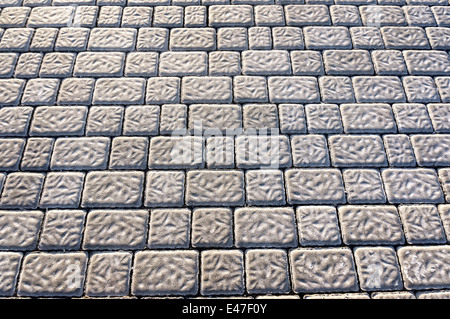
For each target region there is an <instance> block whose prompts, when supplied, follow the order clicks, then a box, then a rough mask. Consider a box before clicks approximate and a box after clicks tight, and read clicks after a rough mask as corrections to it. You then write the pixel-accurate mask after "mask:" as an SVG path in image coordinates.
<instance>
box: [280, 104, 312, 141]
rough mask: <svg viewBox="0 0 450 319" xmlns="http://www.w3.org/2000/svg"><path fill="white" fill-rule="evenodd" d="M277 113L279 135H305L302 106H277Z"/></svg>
mask: <svg viewBox="0 0 450 319" xmlns="http://www.w3.org/2000/svg"><path fill="white" fill-rule="evenodd" d="M278 111H279V117H278V118H279V121H280V131H281V133H283V134H296V133H297V134H298V133H306V120H305V108H304V107H303V105H301V104H279V105H278Z"/></svg>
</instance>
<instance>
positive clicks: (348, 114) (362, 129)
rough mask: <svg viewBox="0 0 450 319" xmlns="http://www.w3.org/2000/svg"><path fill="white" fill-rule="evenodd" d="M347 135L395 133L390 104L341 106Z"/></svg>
mask: <svg viewBox="0 0 450 319" xmlns="http://www.w3.org/2000/svg"><path fill="white" fill-rule="evenodd" d="M341 114H342V123H343V124H344V131H345V132H346V133H395V132H396V131H397V127H396V125H395V120H394V115H393V113H392V108H391V107H390V106H389V105H388V104H381V103H380V104H341Z"/></svg>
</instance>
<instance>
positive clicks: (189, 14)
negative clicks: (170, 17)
mask: <svg viewBox="0 0 450 319" xmlns="http://www.w3.org/2000/svg"><path fill="white" fill-rule="evenodd" d="M172 3H173V2H172ZM206 10H207V8H206V7H205V6H187V7H185V9H184V26H185V27H206V20H207V13H206Z"/></svg>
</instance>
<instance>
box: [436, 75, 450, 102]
mask: <svg viewBox="0 0 450 319" xmlns="http://www.w3.org/2000/svg"><path fill="white" fill-rule="evenodd" d="M434 82H435V83H436V87H437V89H438V91H439V96H440V98H441V101H442V102H444V103H448V102H449V101H450V77H447V76H439V77H435V78H434Z"/></svg>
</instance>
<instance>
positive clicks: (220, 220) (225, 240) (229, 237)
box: [191, 208, 233, 248]
mask: <svg viewBox="0 0 450 319" xmlns="http://www.w3.org/2000/svg"><path fill="white" fill-rule="evenodd" d="M232 222H233V216H232V212H231V210H230V209H229V208H196V209H194V210H193V212H192V240H191V243H192V246H193V247H196V248H197V247H232V245H233V225H232Z"/></svg>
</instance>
